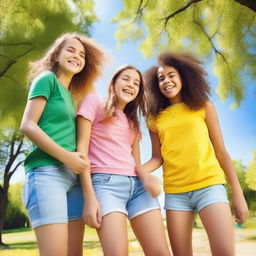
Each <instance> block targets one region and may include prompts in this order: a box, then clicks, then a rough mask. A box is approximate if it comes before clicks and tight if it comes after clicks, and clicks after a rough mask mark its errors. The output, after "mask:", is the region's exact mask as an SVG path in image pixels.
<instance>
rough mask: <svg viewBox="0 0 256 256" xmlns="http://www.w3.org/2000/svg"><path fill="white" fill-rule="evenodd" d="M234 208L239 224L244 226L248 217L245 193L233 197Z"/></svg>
mask: <svg viewBox="0 0 256 256" xmlns="http://www.w3.org/2000/svg"><path fill="white" fill-rule="evenodd" d="M232 206H233V209H234V214H235V219H236V222H237V223H238V224H243V223H244V222H245V221H246V219H247V217H248V206H247V203H246V201H245V199H244V195H243V192H241V193H236V194H233V195H232Z"/></svg>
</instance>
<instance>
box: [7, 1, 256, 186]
mask: <svg viewBox="0 0 256 256" xmlns="http://www.w3.org/2000/svg"><path fill="white" fill-rule="evenodd" d="M95 2H96V4H95V12H96V15H97V17H98V19H99V22H97V23H95V24H94V25H93V27H92V29H91V33H92V37H93V38H94V39H95V40H96V41H98V42H99V43H100V44H101V45H102V46H103V47H104V48H105V50H106V51H107V52H108V53H109V54H110V55H111V56H112V58H113V61H112V63H111V64H110V65H109V66H108V67H107V68H106V69H105V73H104V76H103V77H102V78H101V79H99V81H98V82H97V84H96V88H97V92H98V93H99V94H100V96H102V97H103V96H105V95H106V91H107V86H108V82H109V80H110V79H111V76H112V74H113V72H114V71H115V70H116V69H117V68H118V67H119V66H121V65H123V64H132V65H134V66H136V67H137V68H138V69H140V70H141V71H142V72H143V71H145V70H146V69H147V68H148V67H150V66H151V65H154V64H155V62H156V60H155V58H150V59H144V58H143V55H142V54H141V53H140V52H139V50H138V47H139V44H138V43H134V42H126V43H124V44H123V45H122V46H121V49H117V47H116V39H115V38H114V33H115V31H116V28H117V24H113V23H111V19H112V18H113V17H115V16H116V14H117V13H118V11H120V10H121V9H122V2H121V1H119V0H108V1H107V4H106V2H103V1H100V0H96V1H95ZM206 69H207V72H208V74H209V77H208V80H209V82H210V84H211V86H212V98H211V100H212V102H213V103H214V104H215V107H216V110H217V112H218V117H219V121H220V125H221V129H222V133H223V137H224V141H225V145H226V148H227V150H228V152H229V154H230V156H231V158H232V159H234V160H237V159H242V161H243V163H244V164H247V163H248V162H249V161H251V160H252V152H253V151H256V118H255V117H256V100H255V99H256V90H255V89H252V88H253V86H252V84H251V85H250V84H249V85H248V89H247V91H246V97H245V100H244V101H243V102H242V104H241V106H240V107H239V108H237V109H235V110H231V109H230V105H231V104H232V103H233V101H232V99H228V100H227V101H225V102H221V101H220V98H219V96H218V95H216V93H215V89H216V86H217V84H218V78H217V77H215V76H214V75H213V73H212V72H211V70H212V67H211V65H207V66H206ZM254 88H255V86H254ZM143 132H144V134H143V135H144V136H143V139H142V142H141V158H142V161H146V160H147V159H148V158H149V157H150V156H151V144H150V139H149V136H148V132H147V130H146V129H145V127H144V129H143ZM157 175H158V176H159V177H161V170H158V171H157ZM23 177H24V171H23V168H20V169H19V170H18V171H17V172H16V173H15V174H14V175H13V177H12V180H11V182H12V183H13V182H16V181H18V180H21V179H23Z"/></svg>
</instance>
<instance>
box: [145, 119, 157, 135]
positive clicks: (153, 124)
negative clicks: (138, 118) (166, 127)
mask: <svg viewBox="0 0 256 256" xmlns="http://www.w3.org/2000/svg"><path fill="white" fill-rule="evenodd" d="M147 127H148V129H149V130H150V131H152V132H157V127H156V118H154V117H149V118H147Z"/></svg>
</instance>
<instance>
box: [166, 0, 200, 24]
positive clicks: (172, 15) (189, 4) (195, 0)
mask: <svg viewBox="0 0 256 256" xmlns="http://www.w3.org/2000/svg"><path fill="white" fill-rule="evenodd" d="M201 1H202V0H190V1H189V2H188V3H187V4H186V5H185V6H183V7H182V8H180V9H179V10H177V11H175V12H173V13H172V14H170V15H168V16H167V17H165V18H163V20H164V26H165V27H166V25H167V23H168V21H169V19H171V18H173V17H174V16H176V15H177V14H179V13H181V12H184V11H185V10H187V9H188V8H189V7H190V6H191V5H193V4H196V3H198V2H201Z"/></svg>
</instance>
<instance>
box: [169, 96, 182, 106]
mask: <svg viewBox="0 0 256 256" xmlns="http://www.w3.org/2000/svg"><path fill="white" fill-rule="evenodd" d="M169 102H170V104H171V105H175V104H178V103H182V102H183V99H182V98H181V97H177V98H172V99H169Z"/></svg>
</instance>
